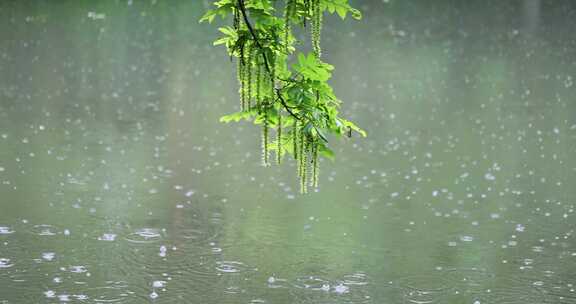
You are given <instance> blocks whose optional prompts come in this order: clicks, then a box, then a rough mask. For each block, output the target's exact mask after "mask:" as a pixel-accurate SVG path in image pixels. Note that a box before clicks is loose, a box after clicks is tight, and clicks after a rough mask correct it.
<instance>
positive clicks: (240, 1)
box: [238, 0, 302, 120]
mask: <svg viewBox="0 0 576 304" xmlns="http://www.w3.org/2000/svg"><path fill="white" fill-rule="evenodd" d="M238 8H239V9H240V12H242V17H243V18H244V23H246V27H247V28H248V31H249V32H250V35H251V36H252V38H253V39H254V43H256V46H257V47H258V48H259V49H260V53H261V54H262V58H263V59H264V66H265V67H266V71H267V72H268V74H269V75H270V77H272V69H271V68H270V63H269V62H268V57H266V53H265V52H264V47H263V46H262V44H260V40H259V39H258V36H256V32H255V31H254V28H253V27H252V24H251V23H250V20H249V19H248V14H247V13H246V7H245V6H244V0H238ZM274 81H275V79H272V82H273V83H274ZM274 90H275V91H276V94H277V95H278V98H279V100H280V103H281V104H282V106H283V107H284V108H285V109H286V111H288V113H289V114H290V115H292V116H294V118H296V119H298V120H302V118H301V117H299V116H298V115H296V114H294V112H292V110H290V107H289V106H288V104H286V101H285V100H284V98H283V97H282V94H281V93H280V90H278V89H276V88H274Z"/></svg>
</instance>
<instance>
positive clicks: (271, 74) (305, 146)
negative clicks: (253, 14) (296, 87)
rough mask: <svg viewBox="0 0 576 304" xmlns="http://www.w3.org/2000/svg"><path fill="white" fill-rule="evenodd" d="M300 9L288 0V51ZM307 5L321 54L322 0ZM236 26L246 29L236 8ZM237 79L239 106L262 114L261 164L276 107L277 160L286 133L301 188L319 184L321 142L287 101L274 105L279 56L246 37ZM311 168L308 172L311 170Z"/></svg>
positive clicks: (266, 159)
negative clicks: (287, 120)
mask: <svg viewBox="0 0 576 304" xmlns="http://www.w3.org/2000/svg"><path fill="white" fill-rule="evenodd" d="M296 9H297V0H286V6H285V11H284V18H285V26H284V33H283V34H284V44H285V51H286V53H287V54H288V53H289V46H290V43H291V41H290V39H291V23H292V21H291V17H292V16H293V15H294V12H295V10H296ZM304 9H305V10H306V12H307V13H308V15H309V16H310V19H311V29H310V32H311V38H312V39H311V40H312V49H313V51H314V54H315V56H317V57H320V55H321V49H320V31H321V24H322V11H321V9H320V0H304ZM233 26H234V28H235V29H236V30H242V29H244V30H245V29H247V24H245V22H244V19H243V16H242V11H241V10H240V9H235V10H234V20H233ZM237 63H238V67H237V73H238V82H239V85H240V89H239V93H240V108H241V110H242V111H251V110H253V109H257V110H258V113H259V114H263V115H264V117H263V123H262V164H263V165H264V166H269V165H270V153H269V150H270V119H269V117H268V115H269V111H270V110H271V109H275V108H276V111H277V123H276V144H277V147H275V149H276V161H277V163H278V164H280V163H281V160H282V152H283V150H284V149H283V137H284V138H285V139H286V140H288V141H291V142H292V148H293V151H292V152H293V154H294V159H296V160H297V162H298V176H299V178H300V192H301V193H307V192H308V185H310V186H312V187H318V172H319V169H318V167H319V164H318V142H317V139H315V138H312V136H310V135H308V134H306V133H305V132H303V127H304V123H303V120H304V118H303V117H302V116H298V115H296V114H295V113H293V112H291V111H288V112H290V113H283V111H282V109H283V106H284V105H280V106H277V107H274V104H275V102H279V99H277V98H276V96H277V94H280V93H279V92H277V88H276V58H274V55H271V54H270V53H267V54H265V53H264V52H263V50H261V49H260V44H259V43H258V42H257V41H255V40H253V39H247V40H246V41H245V42H244V44H243V45H242V46H241V47H240V49H239V54H238V61H237ZM288 114H289V115H291V116H292V117H293V125H292V130H291V131H290V132H284V131H283V129H282V120H283V117H282V116H283V115H288ZM310 170H311V171H312V172H309V171H310Z"/></svg>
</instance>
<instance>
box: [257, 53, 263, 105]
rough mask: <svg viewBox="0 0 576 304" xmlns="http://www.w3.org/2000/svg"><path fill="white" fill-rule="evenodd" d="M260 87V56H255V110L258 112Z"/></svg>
mask: <svg viewBox="0 0 576 304" xmlns="http://www.w3.org/2000/svg"><path fill="white" fill-rule="evenodd" d="M261 86H262V66H261V64H260V56H258V55H256V108H257V109H258V111H260V99H261Z"/></svg>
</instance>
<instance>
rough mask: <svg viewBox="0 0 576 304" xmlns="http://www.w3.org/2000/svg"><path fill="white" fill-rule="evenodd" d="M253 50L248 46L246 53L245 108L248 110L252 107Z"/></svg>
mask: <svg viewBox="0 0 576 304" xmlns="http://www.w3.org/2000/svg"><path fill="white" fill-rule="evenodd" d="M254 53H255V52H254V50H253V48H252V47H250V48H248V54H247V62H246V64H247V66H246V74H247V75H246V78H247V79H246V104H245V106H246V108H247V109H248V110H250V109H251V108H252V102H251V99H252V66H253V63H254V61H253V60H254V57H253V55H254Z"/></svg>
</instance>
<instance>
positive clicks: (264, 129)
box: [262, 106, 270, 166]
mask: <svg viewBox="0 0 576 304" xmlns="http://www.w3.org/2000/svg"><path fill="white" fill-rule="evenodd" d="M266 107H267V106H266ZM268 133H269V130H268V110H267V109H266V108H264V123H263V125H262V165H263V166H268V165H269V163H270V162H269V153H268Z"/></svg>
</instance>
